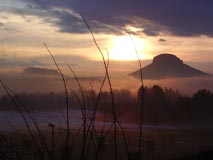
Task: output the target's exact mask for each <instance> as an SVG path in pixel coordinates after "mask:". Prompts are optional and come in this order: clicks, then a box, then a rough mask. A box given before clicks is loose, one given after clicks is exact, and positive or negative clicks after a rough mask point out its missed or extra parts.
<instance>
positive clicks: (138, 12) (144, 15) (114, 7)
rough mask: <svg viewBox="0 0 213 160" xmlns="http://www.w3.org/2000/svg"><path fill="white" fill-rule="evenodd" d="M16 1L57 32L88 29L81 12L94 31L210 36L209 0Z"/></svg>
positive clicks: (211, 6) (212, 7)
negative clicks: (131, 28) (133, 30)
mask: <svg viewBox="0 0 213 160" xmlns="http://www.w3.org/2000/svg"><path fill="white" fill-rule="evenodd" d="M19 1H20V2H22V3H25V4H26V5H25V6H26V7H25V9H24V10H23V9H17V10H16V12H17V13H20V14H23V15H24V14H31V15H36V16H39V17H44V18H43V19H45V21H46V22H50V23H52V24H53V25H56V26H57V27H59V31H61V32H71V33H85V32H88V30H87V28H86V27H85V24H83V23H82V20H81V18H80V17H79V14H78V13H79V12H82V13H83V14H84V15H85V16H86V18H87V19H88V20H89V23H90V25H91V27H92V28H93V29H94V31H95V32H104V33H116V34H121V33H122V27H124V26H126V25H131V26H136V27H140V28H142V31H141V32H138V34H146V35H148V36H156V35H160V34H172V35H177V36H200V35H206V36H213V30H212V28H213V21H212V16H213V1H211V0H206V1H201V0H187V1H186V0H158V1H156V0H132V1H129V0H116V1H114V0H108V1H100V0H93V1H83V0H72V1H67V0H60V1H58V0H52V1H50V0H31V1H28V0H19ZM147 22H148V23H147Z"/></svg>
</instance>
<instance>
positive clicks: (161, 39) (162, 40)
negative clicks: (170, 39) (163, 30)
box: [158, 38, 166, 42]
mask: <svg viewBox="0 0 213 160" xmlns="http://www.w3.org/2000/svg"><path fill="white" fill-rule="evenodd" d="M158 41H159V42H166V40H165V39H163V38H160V39H159V40H158Z"/></svg>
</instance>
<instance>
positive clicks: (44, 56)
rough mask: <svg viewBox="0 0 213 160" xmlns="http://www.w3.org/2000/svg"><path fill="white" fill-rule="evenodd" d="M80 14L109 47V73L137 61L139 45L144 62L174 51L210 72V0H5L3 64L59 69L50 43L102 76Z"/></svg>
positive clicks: (64, 58)
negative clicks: (130, 36)
mask: <svg viewBox="0 0 213 160" xmlns="http://www.w3.org/2000/svg"><path fill="white" fill-rule="evenodd" d="M79 13H82V14H83V15H84V16H85V17H86V19H87V21H88V23H89V24H90V26H91V28H92V30H93V31H94V33H95V37H96V39H97V42H98V44H99V45H100V47H101V49H102V50H103V53H106V52H107V50H108V53H109V56H110V60H111V61H110V63H111V68H110V71H111V72H112V73H115V74H116V73H119V74H121V75H122V74H128V73H130V72H132V71H134V70H136V69H137V68H138V64H137V62H136V61H134V60H136V58H137V56H136V54H135V51H134V45H135V47H136V48H137V51H138V53H139V56H140V58H141V59H142V60H144V63H143V64H144V65H145V64H147V63H149V62H150V61H149V60H151V59H152V58H153V56H156V55H158V54H160V53H173V54H175V55H177V56H178V57H179V58H181V59H183V60H184V62H185V63H187V64H190V65H192V66H193V67H196V68H198V69H201V70H203V71H205V72H209V73H213V38H212V36H213V21H212V17H213V1H211V0H205V1H203V0H131V1H130V0H106V1H101V0H87V1H83V0H0V68H1V69H0V71H1V72H16V71H21V70H22V69H23V68H25V67H29V66H36V67H47V68H54V66H53V62H52V60H51V58H50V56H49V55H48V52H47V50H46V49H45V47H44V45H43V42H46V43H47V44H48V46H49V48H50V50H51V51H52V53H53V54H54V55H55V57H56V60H57V61H58V63H59V64H60V65H61V66H62V65H63V64H65V63H69V64H70V65H71V66H72V67H73V69H74V70H75V71H76V72H77V73H78V74H79V75H81V76H84V75H85V76H88V75H101V73H102V71H103V65H102V63H101V57H100V54H99V52H98V50H97V48H96V47H95V45H94V43H93V40H92V37H91V34H90V33H89V30H88V28H87V27H86V25H85V23H84V22H83V21H82V18H81V16H80V14H79ZM125 28H126V29H127V30H128V31H129V32H130V33H131V35H132V38H133V41H134V45H133V43H132V41H131V39H130V38H129V36H128V34H127V33H126V32H125ZM65 70H66V68H65Z"/></svg>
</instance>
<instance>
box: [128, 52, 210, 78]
mask: <svg viewBox="0 0 213 160" xmlns="http://www.w3.org/2000/svg"><path fill="white" fill-rule="evenodd" d="M142 71H143V78H144V79H163V78H174V77H193V76H207V75H210V74H208V73H205V72H202V71H200V70H198V69H195V68H193V67H190V66H189V65H186V64H184V63H183V61H182V60H180V59H179V58H178V57H176V56H175V55H172V54H160V55H158V56H156V57H154V59H153V61H152V63H151V64H149V65H147V66H145V67H144V68H142ZM129 75H131V76H133V77H135V78H140V70H137V71H135V72H132V73H130V74H129Z"/></svg>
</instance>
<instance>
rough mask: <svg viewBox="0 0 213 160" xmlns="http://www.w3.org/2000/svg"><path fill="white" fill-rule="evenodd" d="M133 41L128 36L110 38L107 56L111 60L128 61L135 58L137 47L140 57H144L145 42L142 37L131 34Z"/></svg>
mask: <svg viewBox="0 0 213 160" xmlns="http://www.w3.org/2000/svg"><path fill="white" fill-rule="evenodd" d="M132 39H133V42H134V44H133V42H132V40H131V38H130V37H129V36H116V37H114V38H113V39H112V41H111V45H110V48H109V56H110V59H112V60H121V61H130V60H137V59H138V58H137V54H136V52H135V48H136V49H137V52H138V55H139V58H140V59H146V55H145V54H143V53H142V52H143V50H144V48H145V42H144V40H143V39H142V38H139V37H136V36H132Z"/></svg>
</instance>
